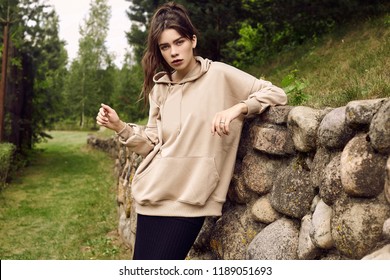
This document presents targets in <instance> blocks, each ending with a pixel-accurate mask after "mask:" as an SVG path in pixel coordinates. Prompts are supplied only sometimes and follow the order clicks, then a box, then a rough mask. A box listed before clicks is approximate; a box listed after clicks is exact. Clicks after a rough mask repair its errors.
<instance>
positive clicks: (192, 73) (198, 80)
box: [96, 3, 287, 259]
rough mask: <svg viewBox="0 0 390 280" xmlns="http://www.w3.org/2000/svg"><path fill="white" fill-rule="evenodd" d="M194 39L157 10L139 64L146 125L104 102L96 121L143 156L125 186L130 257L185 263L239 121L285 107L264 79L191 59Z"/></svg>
mask: <svg viewBox="0 0 390 280" xmlns="http://www.w3.org/2000/svg"><path fill="white" fill-rule="evenodd" d="M196 34H197V32H196V29H195V28H194V26H193V25H192V23H191V21H190V19H189V17H188V14H187V12H186V10H185V9H184V7H183V6H181V5H178V4H175V3H167V4H164V5H162V6H161V7H160V8H159V9H158V10H157V11H156V13H155V14H154V16H153V18H152V21H151V26H150V30H149V35H148V44H147V50H146V52H145V55H144V58H143V61H142V64H143V68H144V75H145V80H144V85H143V94H144V97H145V98H147V99H148V100H149V106H150V109H149V120H148V123H147V125H146V127H145V128H141V127H140V126H137V125H135V124H126V123H124V122H122V121H121V120H120V118H119V117H118V115H117V113H116V112H115V110H113V109H112V108H110V107H109V106H107V105H105V104H102V106H101V108H100V110H99V113H98V116H97V118H96V119H97V123H98V124H99V125H101V126H105V127H107V128H110V129H112V130H114V131H116V132H117V135H118V136H119V139H120V141H121V143H123V144H124V145H126V146H128V147H129V148H130V149H131V150H132V151H134V152H136V153H138V154H140V155H142V156H143V157H144V160H143V161H142V163H141V165H140V166H139V167H138V169H137V172H136V174H135V176H134V179H133V181H132V195H133V198H134V202H135V204H136V211H137V232H136V241H135V249H134V256H133V259H185V257H186V255H187V253H188V251H189V250H190V248H191V246H192V244H193V243H194V241H195V239H196V237H197V235H198V233H199V231H200V229H201V227H202V225H203V221H204V218H205V217H206V216H220V215H221V210H222V206H223V203H224V202H225V199H226V194H227V190H228V187H229V183H230V180H231V177H232V174H233V169H234V165H235V159H236V153H237V148H238V144H239V140H240V133H241V129H242V124H243V120H244V117H246V116H249V115H252V114H259V113H261V112H263V111H264V110H265V109H266V108H267V107H269V106H274V105H284V104H286V102H287V98H286V94H285V93H284V91H283V90H281V89H280V88H278V87H275V86H273V85H272V84H271V83H270V82H268V81H264V80H259V79H257V78H255V77H253V76H251V75H249V74H247V73H245V72H242V71H241V70H238V69H236V68H234V67H232V66H229V65H226V64H223V63H220V62H213V61H210V60H208V59H203V58H202V57H197V56H195V55H194V49H195V47H196V44H197V36H196ZM161 67H162V68H163V69H164V70H165V71H163V72H160V73H156V72H157V69H159V68H161Z"/></svg>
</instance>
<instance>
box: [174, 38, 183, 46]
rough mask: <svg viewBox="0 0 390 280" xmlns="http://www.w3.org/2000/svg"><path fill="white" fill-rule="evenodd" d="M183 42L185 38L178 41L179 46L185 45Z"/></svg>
mask: <svg viewBox="0 0 390 280" xmlns="http://www.w3.org/2000/svg"><path fill="white" fill-rule="evenodd" d="M183 44H184V40H183V39H182V40H179V41H177V42H176V45H178V46H180V45H183Z"/></svg>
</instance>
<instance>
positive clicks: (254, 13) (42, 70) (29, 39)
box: [0, 0, 390, 159]
mask: <svg viewBox="0 0 390 280" xmlns="http://www.w3.org/2000/svg"><path fill="white" fill-rule="evenodd" d="M123 1H126V2H129V8H128V10H127V15H128V18H129V26H128V33H127V34H126V35H127V40H128V44H129V46H130V47H131V50H132V52H131V53H128V54H127V56H126V58H125V60H124V61H123V64H122V67H121V68H118V66H116V65H115V64H114V62H113V61H114V58H113V56H112V54H110V53H109V52H108V50H107V47H106V38H107V32H108V26H109V24H108V22H109V19H110V16H111V13H110V6H109V5H108V3H107V0H91V1H90V10H89V15H88V17H86V18H85V20H84V22H83V23H82V24H81V25H80V36H81V37H80V40H79V50H78V54H77V57H76V58H75V59H74V60H72V61H69V60H68V55H67V52H66V50H65V42H64V41H63V40H61V39H60V38H59V19H58V15H57V14H56V11H55V10H54V9H53V7H51V6H50V5H48V4H47V3H46V1H45V0H0V21H1V22H2V25H1V26H0V28H1V33H0V50H1V51H2V52H1V56H2V57H3V54H4V50H5V48H4V44H3V42H4V39H5V34H4V30H5V27H6V26H7V23H9V25H8V26H9V33H8V36H9V50H8V56H7V58H8V64H7V68H5V69H6V73H7V75H6V77H7V78H6V82H7V83H6V85H7V87H6V91H5V98H4V102H3V103H2V104H0V106H2V108H3V109H4V122H3V124H0V125H1V129H2V130H3V132H4V133H3V134H2V135H3V137H2V138H3V139H0V141H2V142H9V143H12V145H13V147H16V150H17V152H18V155H20V158H22V159H23V158H25V157H26V156H27V155H28V153H29V151H30V150H31V149H33V148H34V145H35V144H36V143H39V142H40V141H42V140H44V139H45V138H48V137H50V135H49V134H48V131H50V130H53V129H57V130H59V129H68V130H75V129H77V130H91V129H92V130H95V129H97V126H96V124H95V116H96V113H97V110H98V108H99V106H100V103H106V104H110V105H112V107H114V108H115V109H116V110H117V112H118V113H119V114H120V116H121V118H122V119H124V120H128V121H131V122H142V120H144V119H145V117H146V116H147V109H145V108H144V105H143V102H142V101H141V102H140V100H139V94H140V90H141V85H142V80H143V76H142V69H141V66H140V61H141V58H142V54H143V52H144V48H145V45H146V44H145V41H146V32H147V29H148V25H149V20H150V17H151V15H152V14H153V12H154V11H155V9H156V8H157V7H158V6H159V5H160V4H162V3H164V2H168V1H158V0H153V1H152V0H133V1H130V0H123ZM176 2H178V3H181V4H183V5H184V6H185V7H186V8H187V9H188V11H189V13H190V16H191V18H192V20H193V23H194V25H195V26H196V27H197V28H198V29H199V31H200V36H199V40H198V41H199V44H198V47H197V54H198V55H201V56H203V57H208V58H210V59H212V60H218V61H223V62H226V63H229V64H232V65H234V66H236V67H238V68H240V69H242V70H245V71H247V72H249V73H251V74H253V75H254V76H256V77H262V78H266V79H268V80H270V81H271V82H273V83H275V84H277V85H279V86H282V87H283V88H284V89H285V90H286V92H287V93H288V95H289V100H290V105H308V106H313V107H326V106H331V107H336V106H343V105H345V104H346V103H347V102H348V101H350V100H354V99H368V98H378V97H387V96H390V86H389V84H390V78H389V77H390V74H389V72H388V71H389V70H387V72H383V69H389V68H390V65H389V64H390V62H389V58H388V53H389V52H388V50H389V37H390V33H389V28H390V14H389V10H390V8H389V7H390V3H389V1H385V0H372V1H363V0H310V1H309V0H294V1H282V0H232V1H221V0H200V1H186V0H177V1H176ZM378 18H379V20H377V19H378ZM368 21H369V22H371V24H372V25H380V26H381V29H380V30H381V32H380V34H376V35H375V36H380V37H381V38H385V43H386V44H385V45H384V46H383V45H380V46H376V47H377V48H376V49H375V52H374V54H372V55H371V57H366V58H364V60H359V61H358V62H357V64H359V65H357V66H356V67H355V70H356V69H357V70H356V71H355V72H356V73H354V74H353V75H352V76H351V75H350V74H347V75H344V76H343V75H342V72H343V71H344V70H345V69H344V70H343V68H341V70H339V71H340V72H341V73H340V72H338V71H333V72H334V74H335V75H337V76H340V74H341V77H339V78H341V79H343V82H340V83H341V84H335V83H334V82H332V80H331V77H329V76H328V77H323V76H324V73H323V72H321V69H323V68H325V65H326V63H327V62H329V61H331V60H338V61H340V60H343V59H344V58H343V57H332V56H331V55H329V53H322V54H319V53H315V52H314V50H315V48H316V47H317V46H318V45H321V44H324V43H327V44H329V41H326V40H324V38H325V36H326V35H327V34H329V33H331V32H333V33H335V32H336V33H337V32H338V34H339V38H338V39H339V40H338V41H337V42H333V45H332V46H333V47H334V48H339V47H340V46H341V44H342V43H344V41H343V30H345V28H348V26H349V27H350V26H354V27H355V29H356V33H357V37H363V38H364V36H371V35H372V34H369V33H364V32H361V29H360V28H362V25H361V23H362V22H368ZM386 38H387V39H386ZM372 47H373V46H368V48H372ZM296 50H299V51H298V52H297V51H296ZM386 52H387V55H386ZM310 55H311V56H315V61H316V63H317V64H316V65H313V62H312V61H313V60H311V63H310V65H307V64H305V61H304V58H305V57H306V56H310ZM350 55H352V56H358V55H359V54H358V53H357V54H356V53H351V54H350ZM386 57H387V59H386ZM362 61H363V62H364V63H363V64H365V65H361V64H362ZM366 64H367V65H366ZM287 65H288V66H287ZM374 65H380V69H382V70H372V69H378V68H376V67H374ZM310 67H312V68H310ZM314 67H315V69H316V71H314ZM305 69H306V70H307V69H310V71H309V72H312V73H313V75H312V76H309V74H303V73H309V72H305ZM2 72H4V71H3V70H2ZM368 72H369V73H368ZM327 75H329V71H328V72H327ZM367 75H369V77H370V81H371V80H375V82H368V78H364V77H366V76H367ZM324 81H331V82H332V83H333V84H334V86H333V87H331V86H330V87H327V88H326V89H321V85H323V84H326V83H324ZM2 82H3V81H2Z"/></svg>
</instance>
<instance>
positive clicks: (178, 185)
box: [132, 157, 219, 206]
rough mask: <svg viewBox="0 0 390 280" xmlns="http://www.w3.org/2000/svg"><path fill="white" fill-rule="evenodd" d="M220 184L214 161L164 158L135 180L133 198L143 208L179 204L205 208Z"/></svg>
mask: <svg viewBox="0 0 390 280" xmlns="http://www.w3.org/2000/svg"><path fill="white" fill-rule="evenodd" d="M218 181H219V174H218V172H217V169H216V166H215V162H214V158H211V157H185V158H177V157H161V158H155V159H154V160H153V161H152V162H151V164H150V165H149V166H148V167H147V168H146V169H145V170H143V171H142V173H141V174H138V175H137V176H135V177H134V180H133V184H132V194H133V197H134V199H135V200H136V201H137V202H138V203H140V204H142V205H147V204H158V203H159V202H162V201H164V200H175V201H179V202H184V203H188V204H193V205H199V206H201V205H204V204H205V202H206V201H207V199H208V198H209V197H210V195H211V194H212V193H213V191H214V190H215V188H216V186H217V184H218Z"/></svg>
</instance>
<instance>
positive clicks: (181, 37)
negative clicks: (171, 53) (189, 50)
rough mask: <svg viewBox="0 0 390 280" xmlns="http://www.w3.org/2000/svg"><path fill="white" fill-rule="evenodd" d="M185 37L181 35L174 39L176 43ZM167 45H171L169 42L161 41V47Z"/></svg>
mask: <svg viewBox="0 0 390 280" xmlns="http://www.w3.org/2000/svg"><path fill="white" fill-rule="evenodd" d="M183 38H184V36H180V37H179V38H177V39H175V40H173V43H176V42H177V41H179V40H181V39H183ZM165 45H169V43H161V44H159V45H158V46H159V47H161V46H165Z"/></svg>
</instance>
